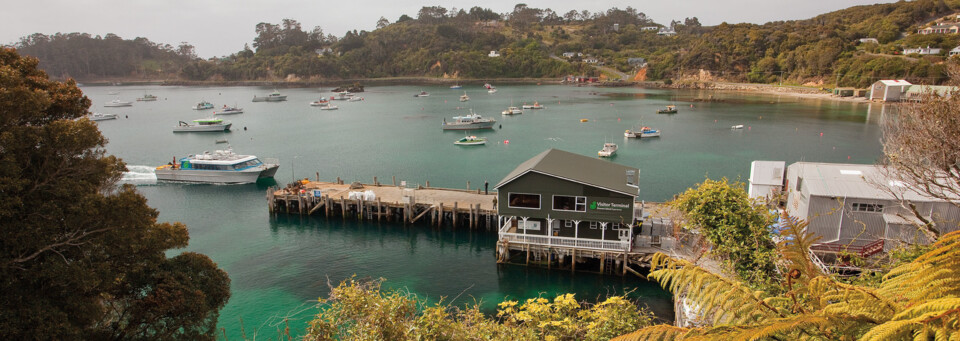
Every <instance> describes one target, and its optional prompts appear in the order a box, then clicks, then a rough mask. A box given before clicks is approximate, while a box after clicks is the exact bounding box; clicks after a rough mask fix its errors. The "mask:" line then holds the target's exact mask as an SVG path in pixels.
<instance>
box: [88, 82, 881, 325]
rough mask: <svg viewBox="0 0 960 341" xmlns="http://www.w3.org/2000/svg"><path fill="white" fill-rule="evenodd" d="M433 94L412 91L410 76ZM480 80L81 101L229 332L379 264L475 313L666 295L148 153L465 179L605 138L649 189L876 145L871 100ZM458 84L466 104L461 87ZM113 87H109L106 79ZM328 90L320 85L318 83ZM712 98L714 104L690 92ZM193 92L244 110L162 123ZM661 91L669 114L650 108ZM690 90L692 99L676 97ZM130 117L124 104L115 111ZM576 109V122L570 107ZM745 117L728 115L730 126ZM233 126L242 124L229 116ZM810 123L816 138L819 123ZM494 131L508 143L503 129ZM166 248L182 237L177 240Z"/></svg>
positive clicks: (867, 159) (164, 92)
mask: <svg viewBox="0 0 960 341" xmlns="http://www.w3.org/2000/svg"><path fill="white" fill-rule="evenodd" d="M421 88H422V89H424V90H427V91H430V92H431V96H430V97H426V98H414V97H413V94H414V93H416V92H418V91H419V90H420V89H421ZM498 88H499V90H500V91H499V92H498V93H496V94H493V95H491V94H487V93H486V91H485V90H484V89H481V88H480V87H478V86H468V87H466V88H465V89H463V90H450V89H447V88H445V87H432V88H431V87H419V86H417V87H414V86H406V87H404V86H396V87H371V88H368V91H367V92H365V93H362V94H360V96H362V97H364V98H365V100H364V101H362V102H339V101H338V102H336V104H337V105H339V106H340V110H336V111H321V110H318V109H317V108H312V107H310V106H309V105H308V103H309V102H310V101H313V100H315V99H316V98H318V97H319V95H320V93H319V92H318V91H317V89H281V92H283V93H285V94H287V95H288V96H289V97H288V101H287V102H280V103H263V102H261V103H251V102H250V100H251V99H252V97H253V95H255V94H256V95H261V96H262V95H265V94H267V93H269V92H271V91H272V90H273V89H268V88H255V87H231V88H223V87H159V86H157V87H87V88H84V89H83V90H84V91H85V93H86V94H87V95H88V96H89V97H90V98H91V99H92V100H93V102H94V108H92V110H95V111H102V112H106V113H116V114H119V115H121V119H119V120H115V121H104V122H101V123H100V127H101V130H102V131H103V133H104V135H105V136H106V137H107V138H108V139H110V143H109V145H108V146H107V150H108V151H109V152H110V153H112V154H115V155H118V156H120V157H122V158H123V159H124V160H125V161H126V162H127V163H128V164H129V165H131V167H130V168H131V170H132V173H131V174H129V175H128V177H127V179H128V180H129V181H130V182H133V183H137V184H140V185H141V186H139V189H140V191H141V192H142V193H143V194H144V195H145V196H146V197H147V199H148V200H149V203H150V205H151V206H153V207H155V208H157V209H158V210H159V211H160V219H161V220H167V221H182V222H184V223H186V224H187V225H188V226H189V228H190V235H191V241H190V246H189V247H188V250H190V251H197V252H202V253H204V254H207V255H209V256H210V257H211V258H212V259H213V260H214V261H216V262H217V263H218V264H219V265H220V266H221V267H222V268H224V269H225V270H226V271H227V272H229V273H230V277H231V279H232V281H233V282H232V293H233V296H232V297H231V300H230V302H229V303H228V304H227V306H226V307H225V308H224V309H223V311H222V313H221V317H220V325H221V327H223V328H225V329H226V332H227V336H228V338H230V339H238V338H239V336H240V333H241V322H240V321H241V319H242V321H243V323H242V324H243V327H244V329H245V331H246V334H247V336H248V337H252V334H253V333H254V331H255V330H256V331H258V332H259V335H260V337H261V338H263V337H264V336H273V335H275V330H276V328H282V327H283V325H282V321H283V319H284V318H288V319H289V320H290V321H291V327H292V328H293V330H294V331H300V330H302V329H303V328H304V326H305V323H306V321H307V320H309V318H310V317H311V315H312V314H314V313H315V312H316V310H315V309H314V308H313V305H314V304H313V302H315V300H316V299H317V298H318V297H321V296H324V295H326V293H327V284H326V283H327V280H328V279H329V280H330V281H331V282H333V283H337V282H339V281H340V280H342V279H344V278H347V277H349V276H352V275H357V276H360V277H367V276H369V277H384V278H386V279H387V281H388V282H387V284H388V286H390V287H393V288H404V289H407V290H410V291H412V292H414V293H417V294H419V295H422V296H424V297H429V298H430V299H433V300H436V299H440V298H441V297H446V298H447V300H451V299H453V298H454V297H456V301H455V303H456V304H464V303H470V302H474V300H481V301H482V303H483V304H484V306H485V307H486V308H487V309H488V310H490V309H493V306H494V304H495V303H496V302H499V301H501V300H503V299H504V298H511V299H523V298H528V297H535V296H537V295H545V296H551V295H555V294H557V293H562V292H574V293H577V295H578V297H579V298H583V299H595V298H597V297H602V296H605V295H607V294H619V293H623V292H625V291H631V295H632V296H633V297H635V298H638V299H639V300H640V301H642V302H644V303H646V304H647V305H649V306H650V308H651V309H653V310H654V311H655V312H656V313H658V314H660V315H661V316H663V317H664V318H665V319H670V318H672V307H671V305H670V296H669V294H668V293H666V292H664V291H663V290H662V289H660V288H659V287H658V286H657V285H655V284H653V283H648V282H644V281H641V280H639V279H635V278H631V277H627V278H620V277H612V276H599V275H590V274H581V273H578V274H570V273H568V272H563V271H553V272H549V271H546V270H543V269H528V268H524V267H519V266H506V267H501V266H497V265H496V263H495V257H494V243H495V238H496V237H495V236H493V235H490V234H489V233H479V232H467V231H451V230H449V229H442V230H437V229H431V228H429V227H423V226H413V227H403V226H399V225H393V224H376V223H358V222H354V221H342V220H339V219H334V220H326V219H322V218H321V219H317V218H303V219H302V218H300V217H279V218H276V219H273V218H271V217H270V216H269V215H268V213H267V209H266V200H265V191H266V188H267V186H268V185H270V184H269V183H266V184H263V183H261V184H258V185H240V186H215V185H188V184H155V183H154V182H153V181H151V180H150V178H151V176H152V174H150V168H152V167H153V166H156V165H160V164H165V163H166V162H168V161H169V160H170V159H171V158H172V157H174V156H177V157H179V156H184V155H186V154H193V153H199V152H203V151H207V150H209V151H212V150H215V149H218V148H224V147H225V145H224V144H219V145H218V144H215V143H214V141H215V140H217V139H221V138H225V139H227V140H228V141H229V142H230V145H231V146H232V147H233V148H234V150H235V151H236V152H238V153H242V154H255V155H258V156H260V157H261V158H279V159H280V162H281V167H280V170H279V172H278V173H277V183H280V184H284V183H286V182H289V181H290V180H292V179H294V178H302V177H310V178H315V177H316V173H317V172H319V174H320V178H321V179H322V180H333V179H335V178H336V177H337V176H339V177H341V178H343V179H345V180H346V181H353V180H357V181H363V182H371V181H372V180H373V177H374V176H377V177H379V179H380V181H381V182H389V181H390V179H391V176H396V178H397V180H398V181H401V180H406V181H407V182H408V183H411V184H417V183H420V184H422V183H424V182H426V181H430V184H431V186H443V187H460V188H462V187H465V186H466V183H467V181H470V182H471V184H472V186H473V187H476V186H478V185H480V184H483V183H484V182H485V181H487V182H490V183H491V186H492V184H495V183H497V182H498V181H499V180H500V179H501V178H502V177H503V176H504V175H506V173H507V172H509V171H510V170H512V169H513V168H514V167H515V166H516V165H517V164H519V163H520V162H522V161H524V160H526V159H528V158H530V157H531V156H533V155H536V154H537V153H540V152H542V151H543V150H544V149H546V148H559V149H564V150H568V151H571V152H576V153H581V154H584V155H595V153H596V152H597V150H599V149H600V147H601V146H602V145H603V143H604V142H615V143H618V144H619V145H620V149H619V151H618V152H617V156H616V157H615V158H614V159H613V161H614V162H618V163H622V164H626V165H631V166H636V167H638V168H639V169H640V170H641V178H640V180H641V181H640V199H643V200H652V201H663V200H668V199H669V198H670V197H672V196H673V195H674V194H676V193H679V192H681V191H683V190H684V189H686V188H687V187H690V186H692V185H694V184H695V183H697V182H699V181H701V180H703V178H704V176H707V175H709V176H710V177H711V178H716V177H720V176H727V177H730V178H737V177H742V179H744V180H745V179H746V178H747V177H748V176H749V165H750V161H753V160H784V161H787V162H794V161H799V160H806V161H827V162H853V163H872V162H873V161H874V160H875V159H876V158H877V156H878V155H879V154H880V144H879V142H878V140H879V138H880V134H881V133H880V128H879V126H878V125H877V124H876V121H877V120H878V119H879V117H880V115H881V114H880V108H879V107H872V108H871V107H868V106H867V105H864V104H850V103H836V102H831V101H811V100H805V101H799V100H797V99H794V98H788V97H774V96H751V95H738V94H722V93H711V92H677V91H666V90H646V89H632V88H616V89H599V88H577V87H567V86H554V85H550V86H498ZM464 90H466V91H467V93H468V94H469V95H470V97H471V100H470V101H469V102H465V103H461V102H459V101H458V97H459V96H460V95H461V94H463V91H464ZM114 91H117V92H118V93H117V94H116V95H111V94H110V92H114ZM145 92H149V93H152V94H154V95H157V96H159V97H160V100H159V101H157V102H144V103H141V102H138V103H134V106H133V107H129V108H103V107H102V105H103V103H105V102H107V101H109V100H112V99H114V98H120V99H123V100H134V99H135V98H136V97H139V96H142V95H143V94H144V93H145ZM323 94H324V95H326V96H329V95H330V93H329V92H324V93H323ZM711 97H712V98H713V99H714V100H719V101H713V102H704V101H703V100H704V99H708V98H711ZM200 100H207V101H210V102H212V103H214V105H216V106H217V107H220V106H222V105H223V104H230V105H233V104H237V105H239V106H241V107H243V108H244V109H245V110H246V113H244V114H240V115H229V116H224V118H225V119H227V120H231V121H233V123H234V129H233V130H232V131H231V132H229V133H223V134H220V133H212V134H210V133H205V134H200V133H195V134H190V133H188V134H182V133H181V134H174V133H172V131H171V130H172V127H173V126H175V125H176V124H177V121H181V120H182V121H189V120H193V119H198V118H203V117H205V116H209V115H211V114H212V112H211V111H205V112H198V111H195V110H191V109H189V108H190V106H192V105H194V104H196V103H197V102H199V101H200ZM533 101H539V102H540V103H541V104H543V105H545V106H546V109H544V110H526V111H525V113H524V114H523V115H518V116H501V115H500V114H499V113H500V111H502V110H503V109H505V108H506V107H508V106H510V105H511V103H512V104H513V105H517V106H519V105H521V104H522V103H524V102H528V103H532V102H533ZM667 104H676V105H678V106H679V108H680V113H679V114H676V115H657V114H655V111H656V109H657V108H658V107H662V106H664V105H667ZM691 104H692V105H693V107H692V108H691V107H690V105H691ZM458 107H464V108H472V109H473V110H474V111H475V112H477V113H479V114H482V115H485V116H492V117H495V118H496V119H497V120H498V125H502V128H498V129H494V130H492V131H483V132H472V133H471V134H476V135H480V136H486V137H488V139H489V142H488V144H487V145H486V146H479V147H461V146H455V145H454V144H453V142H454V141H456V140H457V139H459V138H460V137H462V136H463V135H464V133H463V132H444V131H441V129H440V123H441V121H442V119H443V118H444V117H446V118H447V119H450V117H452V116H455V115H461V114H466V113H468V110H467V109H458ZM125 116H126V117H129V118H124V117H125ZM581 119H587V120H588V122H580V121H581ZM641 123H642V125H646V126H651V127H653V128H657V129H661V130H662V131H663V136H662V137H660V138H656V139H649V140H646V139H645V140H626V139H625V138H624V137H623V131H624V130H625V129H631V128H633V127H634V126H637V125H639V124H641ZM737 124H743V125H745V126H746V127H745V128H744V129H743V130H731V129H730V126H731V125H737ZM244 127H246V130H244ZM821 133H823V135H822V136H821ZM505 141H509V143H505ZM177 252H179V251H177Z"/></svg>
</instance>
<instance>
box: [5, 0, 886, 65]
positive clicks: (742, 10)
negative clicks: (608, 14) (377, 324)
mask: <svg viewBox="0 0 960 341" xmlns="http://www.w3.org/2000/svg"><path fill="white" fill-rule="evenodd" d="M520 2H521V1H517V0H514V1H504V0H487V1H466V0H453V1H446V2H442V3H439V4H438V3H425V2H423V1H422V0H419V1H414V0H393V1H390V0H359V1H329V0H328V1H294V0H231V1H225V0H220V1H217V0H150V1H146V0H97V1H89V0H13V1H6V3H5V4H4V5H3V10H2V11H0V44H4V45H6V44H13V43H16V42H17V41H19V39H20V37H23V36H28V35H30V34H33V33H43V34H54V33H57V32H62V33H69V32H84V33H90V34H91V35H106V34H107V33H113V34H116V35H118V36H120V37H122V38H124V39H133V38H135V37H145V38H147V39H150V40H151V41H153V42H156V43H161V44H170V45H173V46H176V45H179V43H180V42H182V41H186V42H188V43H190V44H192V45H194V46H196V51H197V54H198V55H199V56H200V57H204V58H209V57H214V56H224V55H229V54H231V53H234V52H237V51H239V50H241V49H243V44H245V43H252V41H253V38H254V36H255V33H254V28H255V27H256V25H257V23H260V22H268V23H273V24H278V23H280V21H281V20H282V19H284V18H291V19H294V20H297V21H299V22H300V23H301V24H302V25H303V28H304V30H307V31H309V30H310V29H312V28H313V27H315V26H320V27H321V28H323V31H324V32H325V33H328V34H333V35H335V36H338V37H341V36H343V34H344V33H345V32H346V31H348V30H354V29H356V30H367V31H372V30H373V29H374V28H375V27H376V22H377V20H378V19H379V18H380V17H381V16H383V17H386V18H387V19H388V20H390V22H395V21H396V20H397V18H399V17H400V15H402V14H407V15H409V16H411V17H414V18H415V17H416V15H417V12H418V11H419V10H420V8H421V7H423V6H443V7H444V8H446V9H448V10H450V9H452V8H457V9H460V8H464V9H468V10H469V8H470V7H473V6H480V7H484V8H489V9H491V10H493V11H495V12H498V13H506V12H510V11H512V10H513V7H514V5H516V4H517V3H520ZM878 2H893V1H890V0H832V1H827V0H811V1H784V0H632V1H624V0H594V1H572V0H552V1H542V0H537V1H526V2H523V3H526V4H527V5H528V6H530V7H535V8H542V9H546V8H550V9H553V10H554V11H556V12H557V13H559V14H560V15H563V13H566V12H568V11H570V10H572V9H575V10H577V11H582V10H589V11H590V12H600V11H606V10H607V9H609V8H612V7H617V8H621V9H624V8H626V7H627V6H630V7H633V8H636V9H637V10H639V11H640V12H643V13H646V14H647V16H648V17H650V18H651V19H653V20H654V21H656V22H658V23H661V24H669V23H670V21H671V20H681V21H682V20H683V19H684V18H685V17H697V18H699V19H700V22H701V23H702V24H704V25H716V24H719V23H721V22H728V23H739V22H751V23H764V22H768V21H776V20H791V19H806V18H810V17H813V16H816V15H818V14H821V13H826V12H830V11H835V10H838V9H842V8H847V7H850V6H856V5H866V4H873V3H878Z"/></svg>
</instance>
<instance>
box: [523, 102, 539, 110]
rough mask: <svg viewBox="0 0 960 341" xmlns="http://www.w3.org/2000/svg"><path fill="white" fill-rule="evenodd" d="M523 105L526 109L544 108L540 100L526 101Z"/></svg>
mask: <svg viewBox="0 0 960 341" xmlns="http://www.w3.org/2000/svg"><path fill="white" fill-rule="evenodd" d="M522 107H523V108H524V109H543V105H540V102H533V104H526V103H524V104H523V106H522Z"/></svg>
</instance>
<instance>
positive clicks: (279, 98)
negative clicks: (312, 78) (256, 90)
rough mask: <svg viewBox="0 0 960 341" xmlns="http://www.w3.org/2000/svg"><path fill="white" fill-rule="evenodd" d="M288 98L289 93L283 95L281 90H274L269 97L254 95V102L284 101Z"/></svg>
mask: <svg viewBox="0 0 960 341" xmlns="http://www.w3.org/2000/svg"><path fill="white" fill-rule="evenodd" d="M286 100H287V95H281V94H280V91H277V90H273V92H272V93H270V94H269V95H267V97H257V95H253V101H254V102H283V101H286Z"/></svg>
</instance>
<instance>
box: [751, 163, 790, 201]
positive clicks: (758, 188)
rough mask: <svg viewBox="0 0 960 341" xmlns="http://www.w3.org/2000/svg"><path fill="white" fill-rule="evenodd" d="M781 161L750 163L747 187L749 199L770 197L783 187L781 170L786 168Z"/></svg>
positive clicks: (774, 195) (773, 196)
mask: <svg viewBox="0 0 960 341" xmlns="http://www.w3.org/2000/svg"><path fill="white" fill-rule="evenodd" d="M786 165H787V163H786V162H783V161H754V162H751V163H750V180H749V182H750V188H749V189H747V193H748V194H749V196H750V198H751V199H754V198H757V199H772V198H775V197H777V196H778V195H779V194H780V191H781V190H782V189H783V171H784V170H785V169H786Z"/></svg>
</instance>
